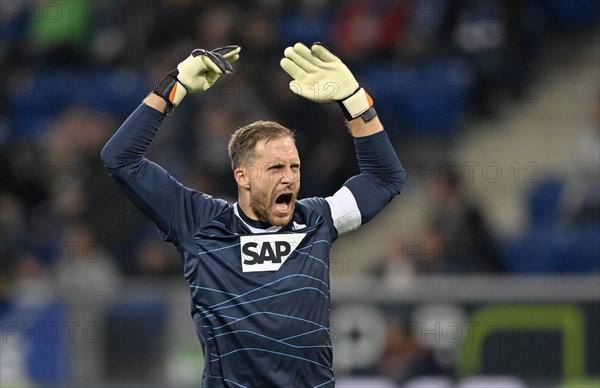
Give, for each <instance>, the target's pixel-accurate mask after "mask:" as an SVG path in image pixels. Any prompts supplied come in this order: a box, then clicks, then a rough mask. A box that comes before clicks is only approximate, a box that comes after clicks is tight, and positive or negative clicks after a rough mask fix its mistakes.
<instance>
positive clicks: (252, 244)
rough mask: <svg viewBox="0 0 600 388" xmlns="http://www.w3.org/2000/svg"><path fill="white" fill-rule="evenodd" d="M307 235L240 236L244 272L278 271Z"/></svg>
mask: <svg viewBox="0 0 600 388" xmlns="http://www.w3.org/2000/svg"><path fill="white" fill-rule="evenodd" d="M304 236H306V233H289V234H275V233H274V234H267V235H260V236H257V235H250V236H240V253H241V257H242V271H243V272H260V271H277V270H278V269H279V268H281V266H282V265H283V263H285V261H286V260H287V258H288V257H289V256H290V254H291V253H292V252H293V251H294V249H296V247H297V246H298V245H299V244H300V242H301V241H302V240H303V239H304Z"/></svg>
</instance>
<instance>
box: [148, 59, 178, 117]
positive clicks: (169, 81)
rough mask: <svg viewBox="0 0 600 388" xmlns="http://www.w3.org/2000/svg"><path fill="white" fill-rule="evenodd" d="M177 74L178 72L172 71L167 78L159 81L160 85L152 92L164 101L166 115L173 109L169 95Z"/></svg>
mask: <svg viewBox="0 0 600 388" xmlns="http://www.w3.org/2000/svg"><path fill="white" fill-rule="evenodd" d="M178 74H179V70H177V69H175V70H173V71H172V72H170V73H169V74H167V76H166V77H165V78H164V79H163V80H162V81H160V83H159V84H158V85H157V86H156V88H154V90H153V92H154V94H157V95H159V96H161V97H162V98H163V99H164V100H165V101H166V103H167V107H166V111H167V114H171V112H173V109H174V108H175V107H174V105H173V102H172V101H171V99H170V94H171V91H172V90H173V87H174V86H175V83H176V82H177V75H178Z"/></svg>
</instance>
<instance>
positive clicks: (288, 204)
mask: <svg viewBox="0 0 600 388" xmlns="http://www.w3.org/2000/svg"><path fill="white" fill-rule="evenodd" d="M292 198H293V195H292V194H291V193H285V194H280V195H279V196H278V197H277V198H276V199H275V210H277V211H278V212H279V213H281V214H287V213H289V212H290V209H291V208H292Z"/></svg>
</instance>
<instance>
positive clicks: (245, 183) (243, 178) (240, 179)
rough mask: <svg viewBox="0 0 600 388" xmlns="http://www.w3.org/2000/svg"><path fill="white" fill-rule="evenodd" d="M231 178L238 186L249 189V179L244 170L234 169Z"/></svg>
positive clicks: (240, 168)
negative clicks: (232, 177) (233, 178)
mask: <svg viewBox="0 0 600 388" xmlns="http://www.w3.org/2000/svg"><path fill="white" fill-rule="evenodd" d="M233 176H234V177H235V181H236V182H237V184H238V186H241V187H244V188H246V189H249V188H250V179H249V176H248V173H247V171H246V169H245V168H243V167H238V168H236V169H235V170H233Z"/></svg>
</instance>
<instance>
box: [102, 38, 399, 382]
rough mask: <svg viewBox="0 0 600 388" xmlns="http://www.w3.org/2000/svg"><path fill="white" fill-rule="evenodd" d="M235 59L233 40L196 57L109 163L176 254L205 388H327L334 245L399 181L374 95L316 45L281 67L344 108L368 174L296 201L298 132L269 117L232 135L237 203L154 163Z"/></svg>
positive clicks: (138, 114)
mask: <svg viewBox="0 0 600 388" xmlns="http://www.w3.org/2000/svg"><path fill="white" fill-rule="evenodd" d="M239 53H240V48H239V47H238V46H227V47H222V48H218V49H215V50H212V51H208V50H194V51H192V53H191V55H190V56H189V57H188V58H186V59H185V60H184V61H183V62H181V63H180V64H179V65H178V66H177V69H175V70H173V71H172V72H171V73H169V74H168V75H167V76H166V77H165V79H164V80H163V81H162V82H161V83H160V84H159V85H158V86H157V87H156V89H155V90H154V91H153V92H152V93H150V94H149V95H148V96H147V97H146V98H145V99H144V101H143V103H142V104H141V105H140V106H139V107H138V108H137V109H136V110H135V111H134V112H133V113H132V114H131V115H130V116H129V118H128V119H127V120H126V121H125V122H124V123H123V124H122V125H121V127H120V128H119V130H118V131H117V132H116V133H115V134H114V135H113V136H112V138H111V139H110V140H109V141H108V143H107V144H106V146H105V147H104V149H103V150H102V155H101V156H102V160H103V162H104V164H105V165H106V168H107V169H108V171H109V173H110V175H111V176H113V177H114V178H115V180H116V182H117V184H118V185H119V186H120V187H121V188H122V189H123V191H124V192H125V194H126V195H127V196H128V197H129V198H130V199H131V201H133V202H134V203H135V205H136V206H138V207H139V208H140V209H141V210H142V211H143V212H144V213H145V214H146V215H147V216H148V217H150V218H151V219H152V220H153V221H154V222H155V223H156V225H157V227H158V230H159V233H160V235H161V237H162V239H164V240H165V241H168V242H171V243H173V244H174V245H175V246H176V247H177V250H178V251H179V253H180V254H181V258H182V260H183V266H184V271H183V272H184V276H185V278H186V279H187V281H188V283H189V289H190V294H191V309H192V318H193V320H194V322H195V325H196V331H197V334H198V338H199V340H200V344H201V346H202V350H203V353H204V359H205V362H204V375H203V382H202V386H203V387H332V386H334V381H335V379H334V376H333V370H332V346H331V340H330V333H329V304H330V292H329V250H330V247H331V244H332V242H333V241H334V240H336V239H337V238H338V237H339V236H340V235H341V234H343V233H347V232H350V231H352V230H354V229H356V228H358V227H359V226H361V225H362V224H364V223H366V222H368V221H369V220H371V219H372V218H373V217H374V216H375V215H376V214H377V213H378V212H380V211H381V210H382V209H383V208H384V206H385V205H386V204H387V203H388V202H389V201H390V200H391V199H392V198H393V197H394V196H396V195H398V194H399V193H400V190H401V189H402V187H403V185H404V179H405V173H404V170H403V168H402V165H401V164H400V161H399V160H398V157H397V156H396V153H395V152H394V149H393V148H392V145H391V143H390V141H389V139H388V136H387V134H386V133H385V131H384V130H383V127H382V125H381V123H380V121H379V119H378V117H377V114H376V112H375V109H374V107H373V101H372V99H371V98H370V97H369V95H368V94H367V93H366V92H365V90H364V89H363V88H361V87H360V86H359V84H358V82H357V81H356V79H355V78H354V76H353V75H352V73H351V72H350V70H349V69H348V68H347V67H346V66H345V65H344V64H343V63H342V61H341V60H340V59H339V58H338V57H337V56H335V55H334V54H332V53H331V52H330V51H329V50H328V49H327V48H326V47H325V46H324V45H322V44H320V43H315V44H313V45H312V46H311V47H310V48H309V47H307V46H305V45H303V44H301V43H297V44H295V45H294V46H293V47H288V48H286V49H285V51H284V57H283V59H282V60H281V62H280V64H281V67H282V68H283V70H285V71H286V72H287V73H288V74H289V75H290V76H291V77H292V81H291V82H290V89H291V90H292V92H294V93H296V94H298V95H300V96H302V97H304V98H307V99H309V100H312V101H314V102H317V103H325V102H337V103H338V104H339V105H340V107H341V110H342V112H343V114H344V116H345V119H346V125H347V127H348V128H349V130H350V133H351V134H352V137H353V140H354V146H355V150H356V156H357V159H358V165H359V168H360V172H361V173H360V174H359V175H357V176H354V177H352V178H350V179H349V180H348V181H346V183H345V184H344V185H343V186H342V187H341V188H340V189H339V190H338V191H337V192H335V193H333V194H332V195H331V196H329V197H326V198H321V197H315V198H306V199H298V198H297V197H298V190H299V188H300V170H301V169H300V157H299V155H298V150H297V149H296V145H295V142H294V135H293V133H292V132H291V131H290V130H289V129H287V128H286V127H284V126H282V125H280V124H278V123H276V122H272V121H257V122H254V123H251V124H248V125H246V126H244V127H242V128H239V129H237V130H236V131H235V132H234V133H233V134H232V135H231V139H230V142H229V155H230V158H231V165H232V169H233V177H234V179H235V180H236V182H237V187H238V198H237V202H236V203H233V204H232V203H228V202H226V201H224V200H221V199H217V198H213V197H211V196H210V195H208V194H205V193H201V192H198V191H195V190H193V189H190V188H187V187H185V186H183V185H182V184H181V183H179V182H178V181H177V180H176V179H175V178H173V177H172V176H171V175H169V173H167V172H166V171H165V170H164V169H163V168H161V167H160V166H158V165H157V164H155V163H153V162H151V161H149V160H147V159H146V158H145V157H144V153H145V151H146V149H147V148H148V146H149V145H150V143H151V141H152V139H153V138H154V136H155V135H156V132H157V131H158V129H159V127H160V125H161V123H162V122H163V120H164V118H165V115H166V114H170V113H175V111H176V108H177V106H178V105H179V104H180V103H181V102H182V100H183V99H184V98H185V97H186V95H187V94H192V93H198V92H202V91H205V90H206V89H208V88H209V87H211V86H212V85H213V84H214V83H215V82H216V81H217V79H218V78H219V77H220V76H221V75H224V74H229V73H232V72H233V67H232V65H231V63H232V62H234V61H235V60H237V59H238V57H239ZM340 136H343V131H342V130H341V129H340ZM317 140H318V139H315V141H317ZM199 367H200V366H199Z"/></svg>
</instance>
